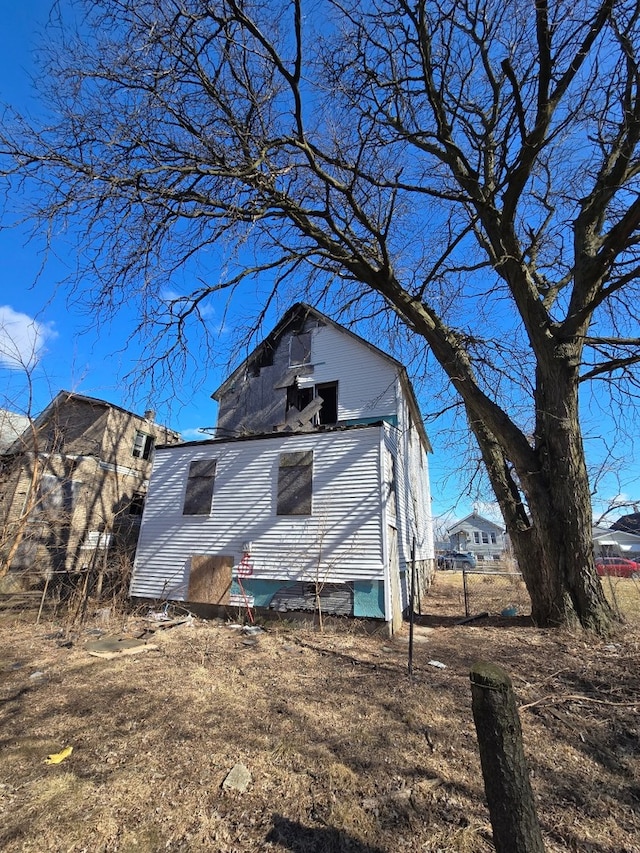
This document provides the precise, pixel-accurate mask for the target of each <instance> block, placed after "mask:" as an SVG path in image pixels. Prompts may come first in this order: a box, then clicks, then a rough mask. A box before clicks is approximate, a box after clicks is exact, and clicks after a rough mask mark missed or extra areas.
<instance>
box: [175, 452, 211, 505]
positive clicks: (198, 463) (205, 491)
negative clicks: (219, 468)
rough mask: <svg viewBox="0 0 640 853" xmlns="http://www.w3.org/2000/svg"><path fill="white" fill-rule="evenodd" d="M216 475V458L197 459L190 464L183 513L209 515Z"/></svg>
mask: <svg viewBox="0 0 640 853" xmlns="http://www.w3.org/2000/svg"><path fill="white" fill-rule="evenodd" d="M215 477H216V460H215V459H196V460H194V461H193V462H191V463H190V465H189V475H188V477H187V488H186V491H185V495H184V507H183V509H182V514H183V515H209V514H210V512H211V501H212V500H213V484H214V481H215Z"/></svg>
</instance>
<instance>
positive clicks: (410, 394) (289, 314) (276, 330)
mask: <svg viewBox="0 0 640 853" xmlns="http://www.w3.org/2000/svg"><path fill="white" fill-rule="evenodd" d="M296 315H302V316H303V318H304V319H305V320H306V319H307V317H309V316H313V317H315V318H316V319H317V320H321V321H322V322H324V323H327V324H328V325H331V326H333V328H334V329H337V330H338V331H340V332H344V333H346V334H347V335H350V336H351V337H352V338H353V339H354V340H356V341H358V342H359V343H361V344H363V345H364V346H366V347H368V348H369V349H370V350H371V351H372V352H375V353H376V354H377V355H379V356H381V357H382V358H384V359H386V360H387V361H390V362H391V363H392V364H393V365H395V367H396V368H397V370H398V376H399V377H400V381H401V383H402V385H403V386H404V390H405V392H406V395H407V400H408V402H409V406H410V408H411V409H412V412H411V414H412V416H413V420H414V423H415V424H416V426H417V428H418V432H419V433H420V439H421V441H422V444H423V446H424V448H425V451H426V452H427V453H433V447H432V446H431V442H430V441H429V437H428V435H427V431H426V428H425V425H424V419H423V417H422V413H421V411H420V407H419V406H418V401H417V398H416V395H415V392H414V390H413V385H412V384H411V380H410V379H409V374H408V373H407V369H406V367H405V366H404V365H403V364H402V362H400V361H398V359H396V358H394V357H393V356H392V355H389V353H387V352H385V351H384V350H381V349H380V348H379V347H377V346H375V344H372V343H370V342H369V341H367V340H366V339H365V338H362V337H361V336H360V335H358V334H356V333H355V332H352V331H351V329H347V328H346V326H342V325H340V323H337V322H336V321H335V320H332V319H331V317H328V316H327V315H326V314H323V313H322V311H318V309H317V308H314V307H313V306H312V305H309V304H308V303H306V302H296V303H295V304H294V305H292V306H291V308H289V309H288V310H287V311H285V313H284V314H283V315H282V317H281V318H280V320H279V321H278V323H277V324H276V325H275V326H274V327H273V329H272V330H271V331H270V332H269V334H268V335H267V336H266V337H265V338H263V340H262V341H261V342H260V343H259V344H258V345H257V346H256V347H255V348H254V349H253V350H252V351H251V352H250V353H249V355H248V356H247V357H246V358H244V359H243V360H242V361H241V362H240V364H239V365H238V366H237V367H236V369H235V370H234V371H233V372H232V373H231V374H230V375H229V376H228V377H227V378H226V379H225V380H224V382H223V383H222V384H221V385H220V386H219V387H218V388H216V390H215V391H214V392H213V394H212V395H211V398H212V399H213V400H215V401H216V402H219V400H220V397H221V395H222V394H223V392H224V391H225V390H226V388H227V386H228V385H231V384H233V382H235V381H236V378H237V377H238V375H239V374H240V373H241V371H242V370H243V368H244V367H245V366H246V364H247V363H248V362H249V361H250V360H251V359H252V358H254V357H255V356H256V355H257V353H259V352H260V351H261V350H262V349H264V348H265V347H267V346H269V345H270V344H271V343H275V341H277V339H278V338H279V337H280V335H282V334H283V332H284V330H285V329H286V327H287V326H288V325H289V323H290V322H291V321H292V320H293V319H294V317H295V316H296Z"/></svg>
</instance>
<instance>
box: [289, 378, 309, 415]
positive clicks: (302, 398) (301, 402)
mask: <svg viewBox="0 0 640 853" xmlns="http://www.w3.org/2000/svg"><path fill="white" fill-rule="evenodd" d="M312 400H313V388H298V383H297V382H294V384H293V385H289V386H288V387H287V411H289V409H297V410H298V411H299V412H301V411H302V410H303V409H304V408H305V406H308V405H309V403H310V402H311V401H312Z"/></svg>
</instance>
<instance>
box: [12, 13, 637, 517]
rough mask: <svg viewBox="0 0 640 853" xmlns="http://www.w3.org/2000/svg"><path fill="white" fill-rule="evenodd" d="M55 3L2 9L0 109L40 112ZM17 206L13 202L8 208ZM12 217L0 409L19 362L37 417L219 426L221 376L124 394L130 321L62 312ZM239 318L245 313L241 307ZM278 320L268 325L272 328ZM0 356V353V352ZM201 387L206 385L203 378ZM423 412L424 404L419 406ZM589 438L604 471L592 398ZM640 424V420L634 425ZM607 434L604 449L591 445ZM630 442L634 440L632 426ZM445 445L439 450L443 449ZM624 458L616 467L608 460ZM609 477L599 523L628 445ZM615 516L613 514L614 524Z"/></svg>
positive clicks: (50, 267)
mask: <svg viewBox="0 0 640 853" xmlns="http://www.w3.org/2000/svg"><path fill="white" fill-rule="evenodd" d="M50 7H51V0H25V2H24V3H14V2H11V3H10V2H8V0H0V10H1V11H2V22H3V26H2V29H1V30H0V102H2V103H10V104H13V105H15V106H17V107H18V108H19V109H21V110H23V111H27V112H29V111H31V112H34V111H37V109H38V105H37V101H36V100H35V98H34V95H33V88H32V84H31V76H32V74H33V73H34V63H33V56H32V54H33V50H34V48H35V47H36V45H37V44H38V40H39V32H40V31H41V29H42V27H43V26H44V24H45V22H46V20H47V16H48V12H49V9H50ZM11 204H13V202H11ZM15 216H16V211H15V210H14V209H13V207H8V206H5V210H4V213H3V218H2V224H3V226H5V227H3V230H1V231H0V264H1V266H2V290H1V292H0V344H1V343H2V333H3V330H4V332H5V339H6V334H8V335H9V338H10V341H11V343H10V344H9V348H10V346H13V345H15V347H16V352H15V353H14V354H13V355H12V353H11V352H10V349H9V350H8V349H7V344H6V340H5V346H4V350H5V355H4V356H3V355H2V354H1V353H0V382H1V385H0V388H1V389H2V390H0V406H2V407H7V408H13V409H14V410H24V409H25V408H26V405H27V404H26V402H25V399H26V397H25V392H26V385H27V383H26V381H25V371H24V370H23V369H20V368H19V367H18V366H17V365H16V363H15V358H18V359H22V360H28V361H30V368H31V369H30V371H29V372H30V375H31V377H32V379H33V391H34V398H33V407H32V411H33V412H34V413H35V412H38V411H40V410H41V409H42V408H44V406H45V405H46V404H47V403H48V402H49V400H50V399H51V397H52V396H53V395H54V394H55V393H56V392H57V391H58V390H60V389H62V388H64V389H67V390H73V391H77V392H80V393H84V394H88V395H91V396H95V397H99V398H102V399H105V400H108V401H110V402H113V403H116V404H118V405H122V406H125V407H126V408H131V409H134V410H136V411H144V410H145V409H147V408H149V407H154V408H156V409H158V417H159V419H160V420H162V421H163V422H165V423H167V424H168V425H170V426H171V427H173V428H174V429H177V430H179V431H181V432H182V434H183V436H184V437H185V438H186V439H193V438H196V437H198V434H197V432H196V430H197V428H198V427H202V426H211V425H213V424H214V423H215V419H216V407H215V404H214V402H213V401H212V400H211V399H210V394H211V392H212V391H213V390H214V389H215V388H216V387H217V386H218V385H219V384H220V382H221V381H222V378H223V376H222V373H221V372H220V370H219V369H217V368H210V369H209V370H208V372H207V373H206V379H205V380H204V382H203V383H202V384H201V385H200V386H199V387H197V386H196V384H195V380H194V378H193V377H190V376H186V377H185V378H184V386H185V388H186V392H185V394H184V395H183V396H184V398H185V400H186V402H182V403H179V404H177V405H174V406H173V407H172V408H171V410H169V409H167V408H166V407H163V406H162V405H158V401H157V400H153V399H150V398H149V396H148V395H147V394H146V393H145V390H144V387H143V388H140V389H137V390H136V391H135V395H134V396H133V397H132V396H131V394H130V393H129V386H128V385H125V384H124V383H123V381H122V377H124V376H125V375H127V374H130V373H131V372H132V371H134V372H135V367H136V364H137V363H138V360H139V357H140V349H139V345H134V344H131V343H129V342H128V338H129V335H130V332H131V329H132V328H133V326H134V323H135V319H136V318H135V317H134V316H132V315H131V314H130V313H127V311H126V310H123V311H122V312H121V313H120V314H119V315H118V318H117V320H116V321H114V322H112V323H111V324H109V325H107V326H105V327H102V328H100V329H97V328H96V327H95V324H93V323H92V322H91V320H90V319H89V318H88V317H87V316H86V314H83V313H82V312H81V311H79V310H76V309H74V307H73V306H72V305H70V304H69V303H68V299H67V294H66V293H65V292H64V291H61V290H60V289H59V288H58V287H57V285H58V284H59V282H61V281H63V280H64V278H65V276H66V274H67V271H68V270H67V266H68V263H69V256H68V255H66V254H65V247H64V243H63V241H62V240H57V241H55V242H54V250H55V251H54V253H49V255H48V257H47V258H46V263H44V264H43V260H44V258H43V253H42V249H43V246H42V242H41V241H40V244H39V241H38V240H36V241H31V242H29V241H28V239H27V238H28V235H27V232H26V231H25V230H24V229H23V228H21V227H19V226H14V227H12V228H10V229H6V226H7V225H8V224H9V223H11V222H12V221H13V220H14V219H15ZM239 307H240V309H241V313H243V314H244V315H245V316H246V314H247V313H248V311H247V309H248V307H249V306H247V305H246V304H245V305H242V304H241V305H240V306H239ZM276 319H277V318H276V316H275V315H272V318H271V320H270V321H269V322H268V323H267V329H268V327H269V325H273V323H275V321H276ZM211 321H212V323H213V324H217V328H218V335H219V337H220V342H221V348H222V349H225V348H228V346H229V344H230V338H231V336H232V331H233V321H234V314H233V313H232V314H231V315H230V316H229V317H228V318H227V321H226V323H225V324H222V322H221V318H220V317H216V316H215V315H212V317H211ZM0 348H1V347H0ZM201 379H202V376H201ZM421 403H422V405H423V409H424V411H425V412H428V410H429V401H428V400H426V399H423V400H422V401H421ZM585 414H586V418H585V426H586V427H587V429H585V432H586V433H587V451H588V454H589V460H590V462H591V463H592V464H593V465H595V466H597V465H600V464H602V465H605V466H606V464H607V461H606V460H607V447H606V445H607V442H606V436H607V434H608V433H609V431H610V428H611V422H610V418H611V413H609V412H607V411H603V410H601V409H600V408H599V405H598V398H597V396H596V397H593V398H590V399H589V401H588V403H587V405H586V406H585ZM637 420H640V419H637ZM438 426H439V429H441V430H442V433H440V432H439V431H438V427H434V428H432V429H430V430H429V431H430V434H431V437H432V441H433V444H434V449H435V453H434V454H433V456H432V457H431V458H430V470H431V477H432V488H433V496H434V502H433V507H434V513H435V514H436V515H447V516H448V517H454V516H455V517H458V518H460V517H462V516H464V515H466V514H467V513H469V512H471V510H472V509H473V504H472V502H471V500H470V499H466V498H463V499H461V498H460V484H459V483H458V482H457V479H456V476H455V467H456V461H457V460H456V459H455V458H453V456H452V454H451V450H447V451H446V452H443V451H442V450H441V449H440V448H442V447H443V446H444V433H445V432H446V429H447V423H446V422H445V421H442V422H441V423H440V424H439V425H438ZM591 432H593V435H594V436H597V435H598V434H599V433H603V435H604V440H603V438H602V437H600V438H595V437H594V438H593V439H592V438H590V437H589V435H590V434H591ZM630 432H631V435H632V436H633V435H634V434H635V433H637V432H638V430H637V422H636V427H635V430H634V429H631V431H630ZM440 438H442V442H441V441H440ZM615 458H617V459H618V460H620V459H624V460H625V464H624V465H623V466H622V467H620V465H619V464H615V465H614V459H615ZM609 467H610V470H609V472H608V473H607V474H606V475H605V476H604V477H603V478H602V479H601V480H600V481H599V486H598V494H597V495H595V496H594V509H595V511H596V514H599V512H602V509H603V508H604V506H605V505H606V503H607V501H610V500H612V499H614V498H615V497H616V496H618V497H619V498H620V499H621V500H622V499H631V500H634V499H635V500H638V501H640V463H639V462H638V460H637V458H634V448H633V441H632V439H630V440H629V441H628V442H626V443H625V442H618V443H617V444H616V446H615V448H614V449H613V456H612V459H611V464H610V465H609ZM478 508H479V510H480V511H481V512H483V513H486V514H487V515H490V516H492V517H495V508H494V506H492V504H491V501H490V495H489V494H487V502H486V503H484V504H480V505H479V507H478ZM615 517H616V514H615V513H614V514H613V516H612V517H611V519H610V521H611V520H613V519H614V518H615Z"/></svg>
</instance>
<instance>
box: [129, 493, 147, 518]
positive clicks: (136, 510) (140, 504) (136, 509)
mask: <svg viewBox="0 0 640 853" xmlns="http://www.w3.org/2000/svg"><path fill="white" fill-rule="evenodd" d="M143 509H144V495H143V494H142V492H136V494H135V495H133V497H132V498H131V503H130V504H129V515H136V516H140V515H142V511H143Z"/></svg>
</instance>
